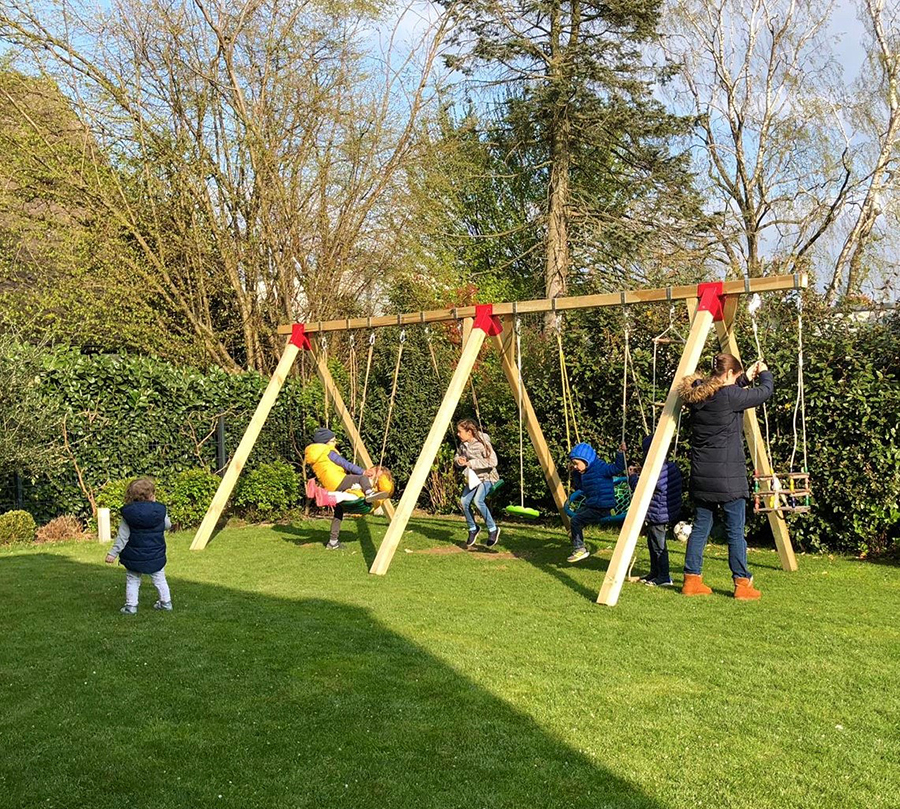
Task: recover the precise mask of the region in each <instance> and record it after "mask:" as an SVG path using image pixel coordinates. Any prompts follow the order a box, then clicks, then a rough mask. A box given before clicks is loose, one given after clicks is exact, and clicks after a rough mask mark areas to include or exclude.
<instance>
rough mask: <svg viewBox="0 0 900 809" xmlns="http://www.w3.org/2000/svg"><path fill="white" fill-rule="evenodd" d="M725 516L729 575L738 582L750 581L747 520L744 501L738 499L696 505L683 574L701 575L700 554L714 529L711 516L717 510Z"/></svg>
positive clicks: (701, 563)
mask: <svg viewBox="0 0 900 809" xmlns="http://www.w3.org/2000/svg"><path fill="white" fill-rule="evenodd" d="M719 505H721V506H722V511H723V512H724V513H725V532H726V534H727V536H728V566H729V567H730V568H731V575H732V576H733V577H734V578H736V579H738V578H742V579H749V578H751V574H750V571H749V570H748V569H747V540H746V539H745V538H744V523H745V520H746V519H747V501H746V500H745V499H744V498H743V497H741V498H738V499H737V500H729V501H728V502H727V503H702V502H697V503H696V504H695V508H694V528H693V530H692V531H691V535H690V536H689V537H688V543H687V551H685V554H684V572H685V573H693V574H695V575H698V576H699V575H700V572H701V570H702V568H703V551H704V549H705V548H706V540H707V539H709V532H710V531H712V527H713V516H714V515H715V513H716V508H717V506H719Z"/></svg>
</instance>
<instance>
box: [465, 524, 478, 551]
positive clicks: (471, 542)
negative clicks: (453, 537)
mask: <svg viewBox="0 0 900 809" xmlns="http://www.w3.org/2000/svg"><path fill="white" fill-rule="evenodd" d="M480 533H481V529H480V528H473V529H472V530H471V531H469V535H468V536H467V537H466V547H467V548H472V547H474V546H475V540H476V539H478V535H479V534H480Z"/></svg>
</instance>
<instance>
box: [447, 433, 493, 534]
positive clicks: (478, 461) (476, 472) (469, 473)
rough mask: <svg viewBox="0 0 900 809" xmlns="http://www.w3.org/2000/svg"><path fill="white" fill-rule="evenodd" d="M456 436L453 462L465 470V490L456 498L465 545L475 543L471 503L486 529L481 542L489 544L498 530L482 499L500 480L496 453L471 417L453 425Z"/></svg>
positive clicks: (486, 436)
mask: <svg viewBox="0 0 900 809" xmlns="http://www.w3.org/2000/svg"><path fill="white" fill-rule="evenodd" d="M456 435H457V437H458V438H459V440H460V445H459V448H458V449H457V453H456V464H457V466H459V467H462V468H464V469H465V470H466V485H465V493H464V494H463V496H462V498H461V500H460V504H461V505H462V510H463V514H464V515H465V517H466V525H467V527H468V529H469V535H468V537H466V547H467V548H471V547H472V546H473V545H475V540H476V539H477V537H478V533H479V528H478V526H477V525H476V524H475V517H474V516H473V514H472V503H473V502H474V503H475V506H476V507H477V508H478V510H479V511H480V512H481V515H482V516H483V517H484V524H485V527H486V528H487V530H488V538H487V541H486V542H485V543H484V544H485V545H487V546H488V547H493V546H494V545H496V544H497V540H498V539H499V538H500V529H499V527H498V526H497V523H495V522H494V518H493V516H491V511H490V509H489V508H488V507H487V503H486V502H485V498H486V497H487V495H488V492H490V490H491V487H492V486H493V485H494V484H495V483H496V482H497V481H498V480H500V475H499V474H497V453H496V452H494V448H493V446H491V437H490V436H489V435H488V434H487V433H483V432H481V431H480V430H479V429H478V425H477V424H476V423H475V422H474V421H473V420H472V419H463V420H462V421H460V422H459V423H458V424H457V425H456Z"/></svg>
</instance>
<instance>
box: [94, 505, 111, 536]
mask: <svg viewBox="0 0 900 809" xmlns="http://www.w3.org/2000/svg"><path fill="white" fill-rule="evenodd" d="M97 541H98V542H100V543H101V544H104V543H105V544H109V543H110V542H111V541H112V532H111V530H110V525H109V509H108V508H98V509H97Z"/></svg>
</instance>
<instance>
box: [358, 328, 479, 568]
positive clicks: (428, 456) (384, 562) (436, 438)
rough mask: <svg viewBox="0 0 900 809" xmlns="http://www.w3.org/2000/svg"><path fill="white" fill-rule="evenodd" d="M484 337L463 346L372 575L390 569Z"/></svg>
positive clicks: (476, 334)
mask: <svg viewBox="0 0 900 809" xmlns="http://www.w3.org/2000/svg"><path fill="white" fill-rule="evenodd" d="M485 336H486V334H485V332H484V330H483V329H481V328H478V327H476V328H474V329H472V333H471V334H470V336H469V339H468V340H467V341H466V343H465V344H464V345H463V350H462V353H461V354H460V357H459V362H458V363H457V365H456V370H455V371H454V372H453V377H452V378H451V380H450V385H449V386H448V387H447V393H446V394H445V395H444V400H443V401H442V402H441V406H440V408H438V412H437V416H435V419H434V422H433V423H432V425H431V430H430V431H429V433H428V437H427V438H426V439H425V444H424V445H423V446H422V452H421V453H419V458H418V460H417V461H416V465H415V467H414V468H413V471H412V474H411V475H410V476H409V481H408V482H407V484H406V488H405V489H404V490H403V496H402V497H401V498H400V502H399V503H398V504H397V512H396V514H395V515H394V519H393V520H391V524H390V526H388V530H387V533H386V534H385V535H384V539H383V540H382V542H381V547H379V548H378V554H377V555H376V557H375V561H374V562H373V563H372V567H371V568H370V570H369V573H375V574H376V575H378V576H383V575H384V574H385V573H387V570H388V567H390V564H391V559H393V558H394V552H395V551H396V550H397V546H398V545H399V544H400V538H401V537H402V536H403V532H404V531H405V530H406V525H407V523H408V522H409V518H410V517H411V516H412V513H413V509H414V508H415V506H416V502H417V501H418V499H419V493H420V492H421V491H422V487H423V486H424V485H425V481H426V480H427V479H428V474H429V473H430V472H431V465H432V464H433V463H434V459H435V457H436V456H437V453H438V449H439V448H440V446H441V443H442V442H443V440H444V434H445V432H446V430H447V425H448V424H449V423H450V420H451V419H452V418H453V413H454V411H455V410H456V406H457V404H459V399H460V397H461V396H462V394H463V391H464V390H465V388H466V382H468V381H469V376H470V374H471V373H472V368H473V367H474V365H475V360H477V359H478V352H479V351H481V346H482V345H483V344H484V338H485Z"/></svg>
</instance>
